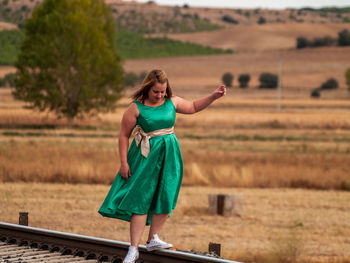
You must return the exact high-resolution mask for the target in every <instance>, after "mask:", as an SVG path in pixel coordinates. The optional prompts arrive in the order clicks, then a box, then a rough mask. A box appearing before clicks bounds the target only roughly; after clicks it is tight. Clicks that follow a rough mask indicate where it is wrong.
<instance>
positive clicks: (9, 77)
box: [0, 73, 15, 87]
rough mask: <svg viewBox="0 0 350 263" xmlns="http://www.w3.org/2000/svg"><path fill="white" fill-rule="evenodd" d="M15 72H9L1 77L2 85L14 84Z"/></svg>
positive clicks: (0, 83) (0, 82)
mask: <svg viewBox="0 0 350 263" xmlns="http://www.w3.org/2000/svg"><path fill="white" fill-rule="evenodd" d="M14 78H15V73H8V74H6V75H5V76H4V77H3V78H0V87H6V86H10V87H12V86H13V80H14Z"/></svg>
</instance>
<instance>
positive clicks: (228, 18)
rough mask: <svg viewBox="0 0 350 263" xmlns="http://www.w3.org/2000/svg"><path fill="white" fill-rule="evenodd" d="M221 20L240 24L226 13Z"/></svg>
mask: <svg viewBox="0 0 350 263" xmlns="http://www.w3.org/2000/svg"><path fill="white" fill-rule="evenodd" d="M221 20H222V21H224V22H227V23H231V24H238V21H237V20H236V19H234V18H233V17H231V16H229V15H224V16H223V17H222V18H221Z"/></svg>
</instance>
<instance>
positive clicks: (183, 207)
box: [0, 183, 350, 263]
mask: <svg viewBox="0 0 350 263" xmlns="http://www.w3.org/2000/svg"><path fill="white" fill-rule="evenodd" d="M108 189H109V187H108V186H104V185H83V184H77V185H69V184H23V183H15V184H12V183H11V184H8V183H6V184H1V185H0V202H1V204H2V205H1V206H0V220H1V221H5V222H11V223H17V222H18V212H19V211H27V212H29V225H31V226H35V227H42V228H48V229H54V230H59V231H66V232H73V233H79V234H84V235H92V236H96V237H105V238H111V239H117V240H122V241H129V225H128V223H127V222H123V221H120V220H114V219H107V218H102V217H101V216H100V215H99V214H98V213H97V210H98V208H99V206H100V205H101V202H102V201H103V199H104V197H105V195H106V193H107V191H108ZM215 193H241V194H243V209H244V211H243V215H242V216H241V217H235V216H233V217H229V218H223V217H221V216H214V215H210V214H208V212H207V208H208V194H215ZM349 198H350V193H348V192H334V191H313V190H301V189H295V190H292V189H257V188H255V189H254V188H253V189H243V188H213V187H183V188H182V190H181V192H180V197H179V202H178V206H177V209H176V210H175V211H174V213H173V215H172V216H171V217H170V219H169V220H168V222H167V223H166V225H165V227H164V229H163V231H162V233H161V237H163V238H164V239H165V240H167V241H169V242H172V243H173V244H174V245H175V246H176V248H178V249H183V250H190V249H195V250H198V251H207V249H208V243H209V242H216V243H221V244H222V251H223V256H224V257H226V258H230V259H233V260H238V261H242V262H247V263H248V262H290V261H288V260H291V259H292V260H293V261H291V262H303V263H304V262H305V263H306V262H313V263H326V262H338V263H345V262H349V260H350V254H349V251H350V239H349V236H350V230H349V229H350V225H349V223H350V221H349V220H347V219H348V218H349V216H350V214H349V211H350V206H349ZM146 234H147V233H146V232H145V233H144V235H143V238H142V242H145V239H146Z"/></svg>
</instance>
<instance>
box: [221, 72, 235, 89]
mask: <svg viewBox="0 0 350 263" xmlns="http://www.w3.org/2000/svg"><path fill="white" fill-rule="evenodd" d="M221 79H222V82H223V83H224V84H225V86H227V87H228V88H231V87H232V86H233V84H232V83H233V75H232V74H231V73H230V72H226V73H225V74H224V75H222V78H221Z"/></svg>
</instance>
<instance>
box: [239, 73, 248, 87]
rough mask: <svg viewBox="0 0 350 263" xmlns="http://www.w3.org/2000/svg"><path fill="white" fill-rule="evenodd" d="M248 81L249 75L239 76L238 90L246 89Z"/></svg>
mask: <svg viewBox="0 0 350 263" xmlns="http://www.w3.org/2000/svg"><path fill="white" fill-rule="evenodd" d="M249 81H250V75H249V74H241V75H239V78H238V82H239V87H240V88H247V87H248V83H249Z"/></svg>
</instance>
